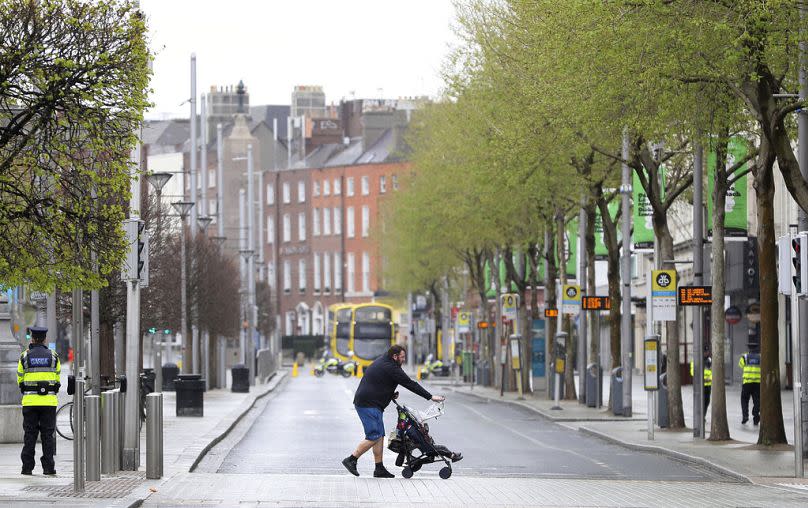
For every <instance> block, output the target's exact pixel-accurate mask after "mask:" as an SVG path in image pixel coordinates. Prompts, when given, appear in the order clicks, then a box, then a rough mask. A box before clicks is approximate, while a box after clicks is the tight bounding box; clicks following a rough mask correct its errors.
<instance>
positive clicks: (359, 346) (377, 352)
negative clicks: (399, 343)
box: [350, 303, 396, 367]
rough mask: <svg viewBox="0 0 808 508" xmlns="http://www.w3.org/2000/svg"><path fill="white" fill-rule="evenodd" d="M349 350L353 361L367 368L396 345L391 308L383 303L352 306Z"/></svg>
mask: <svg viewBox="0 0 808 508" xmlns="http://www.w3.org/2000/svg"><path fill="white" fill-rule="evenodd" d="M352 310H353V320H352V322H351V341H350V348H351V350H352V351H353V352H354V359H355V360H356V361H357V363H359V364H360V365H362V366H364V367H367V366H368V365H370V364H371V363H372V362H373V360H375V359H376V358H378V357H379V356H381V355H383V354H384V353H386V352H387V350H388V349H390V346H392V345H393V344H395V343H396V327H395V324H394V323H393V307H391V306H389V305H385V304H383V303H360V304H357V305H354V306H353V308H352Z"/></svg>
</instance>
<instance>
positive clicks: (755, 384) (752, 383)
mask: <svg viewBox="0 0 808 508" xmlns="http://www.w3.org/2000/svg"><path fill="white" fill-rule="evenodd" d="M747 345H748V346H749V352H748V353H746V354H744V355H741V359H740V360H738V366H739V367H740V368H742V369H743V387H742V388H741V413H742V414H743V419H742V420H741V423H746V422H748V421H749V396H750V395H751V396H752V422H753V423H754V424H755V425H757V424H758V423H760V345H759V344H758V343H757V342H750V343H748V344H747Z"/></svg>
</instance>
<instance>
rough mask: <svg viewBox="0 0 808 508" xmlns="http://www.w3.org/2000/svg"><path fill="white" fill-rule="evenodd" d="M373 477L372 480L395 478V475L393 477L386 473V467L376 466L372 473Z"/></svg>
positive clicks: (391, 474) (388, 472)
mask: <svg viewBox="0 0 808 508" xmlns="http://www.w3.org/2000/svg"><path fill="white" fill-rule="evenodd" d="M373 477H374V478H395V477H396V475H394V474H393V473H391V472H390V471H388V470H387V468H386V467H384V466H382V465H378V464H377V465H376V470H375V471H373Z"/></svg>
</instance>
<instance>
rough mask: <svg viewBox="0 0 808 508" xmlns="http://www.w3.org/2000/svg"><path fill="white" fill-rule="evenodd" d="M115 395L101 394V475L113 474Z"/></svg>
mask: <svg viewBox="0 0 808 508" xmlns="http://www.w3.org/2000/svg"><path fill="white" fill-rule="evenodd" d="M114 399H115V394H114V393H113V392H102V393H101V474H114V473H115V452H116V451H117V448H116V447H115V443H116V442H117V441H115V440H114V437H115V421H116V420H115V407H114V404H115V400H114Z"/></svg>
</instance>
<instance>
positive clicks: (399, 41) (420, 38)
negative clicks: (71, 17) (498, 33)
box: [141, 0, 456, 118]
mask: <svg viewBox="0 0 808 508" xmlns="http://www.w3.org/2000/svg"><path fill="white" fill-rule="evenodd" d="M141 9H142V10H143V11H144V12H145V13H146V15H147V16H148V20H149V30H150V37H151V48H152V51H153V52H154V53H155V54H156V57H155V61H154V76H153V78H152V84H151V86H152V89H153V90H154V92H153V93H152V96H151V100H152V102H153V103H154V104H155V106H154V108H152V109H151V110H150V111H148V112H147V114H146V116H147V118H161V117H171V118H176V117H185V118H187V117H188V115H189V106H187V105H181V103H182V102H183V101H185V100H187V99H188V97H189V96H190V55H191V53H196V57H197V92H198V94H202V93H203V92H205V91H208V90H209V88H210V86H211V85H235V84H236V83H238V81H239V80H240V79H243V80H244V84H245V85H247V88H248V91H249V93H250V103H251V104H253V105H258V104H289V102H290V97H291V93H292V87H294V86H295V85H322V86H323V88H324V91H325V94H326V101H327V102H329V103H330V102H338V101H339V100H340V99H341V98H343V97H347V96H349V95H350V94H351V92H354V93H355V94H356V96H357V97H360V98H361V97H378V96H379V95H380V94H381V95H383V96H384V97H386V98H396V97H400V96H413V95H429V96H435V95H436V94H437V93H438V92H439V90H440V88H441V80H440V76H439V73H440V69H441V65H442V62H443V59H444V57H445V55H446V54H447V53H448V49H449V47H450V45H452V44H454V42H455V40H456V38H455V36H454V33H453V32H452V28H451V26H452V24H453V23H454V8H453V6H452V4H451V0H284V1H281V0H226V1H222V0H218V1H216V0H170V1H169V0H141Z"/></svg>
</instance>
